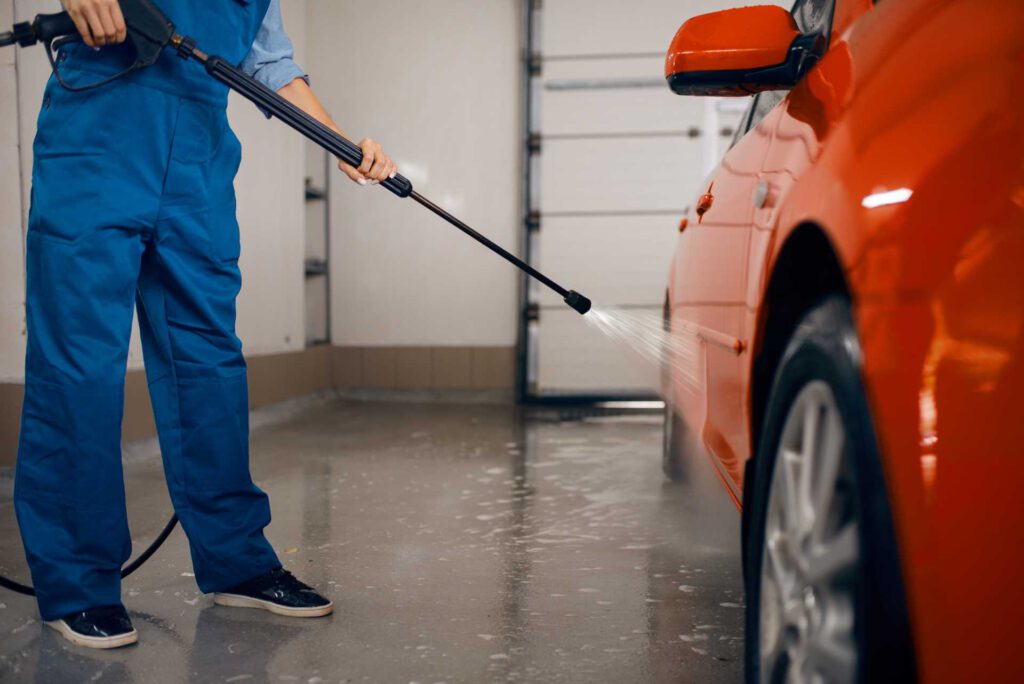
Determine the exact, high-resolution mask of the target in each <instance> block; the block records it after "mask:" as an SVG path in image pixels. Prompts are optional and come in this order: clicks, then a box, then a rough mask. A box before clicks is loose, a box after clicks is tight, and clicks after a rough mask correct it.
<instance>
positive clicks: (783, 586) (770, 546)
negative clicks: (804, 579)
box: [765, 536, 792, 599]
mask: <svg viewBox="0 0 1024 684" xmlns="http://www.w3.org/2000/svg"><path fill="white" fill-rule="evenodd" d="M781 544H782V541H781V540H780V539H779V538H778V536H776V538H775V539H772V540H770V541H769V542H768V543H767V544H766V545H765V549H766V550H767V552H768V553H767V556H768V559H767V560H768V563H769V565H770V566H771V570H772V579H773V580H774V582H775V586H776V588H777V590H778V593H779V597H780V598H782V599H784V598H785V597H786V595H787V592H788V591H789V589H790V585H791V584H792V576H791V575H792V570H791V568H790V567H788V566H790V564H791V562H790V561H789V559H787V558H785V553H784V552H783V550H782V549H781V548H779V547H780V546H781Z"/></svg>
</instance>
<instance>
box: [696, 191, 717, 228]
mask: <svg viewBox="0 0 1024 684" xmlns="http://www.w3.org/2000/svg"><path fill="white" fill-rule="evenodd" d="M714 187H715V184H714V183H712V184H711V185H709V186H708V191H707V192H706V193H704V194H703V195H701V197H700V199H699V200H697V217H698V218H697V223H703V221H704V214H706V213H708V211H709V210H710V209H711V207H712V206H713V205H714V203H715V196H714V195H713V194H712V193H711V190H712V189H713V188H714Z"/></svg>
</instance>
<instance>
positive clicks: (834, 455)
mask: <svg viewBox="0 0 1024 684" xmlns="http://www.w3.org/2000/svg"><path fill="white" fill-rule="evenodd" d="M823 423H824V434H823V435H822V439H821V445H820V448H819V450H818V454H817V457H816V458H815V462H816V463H815V470H816V471H817V477H816V478H815V482H814V487H813V491H814V493H813V498H812V501H811V506H812V507H813V508H814V523H813V526H812V529H811V535H812V538H813V539H814V540H815V541H820V540H821V538H822V537H823V536H824V534H825V522H826V521H827V520H828V519H829V515H828V514H829V512H830V511H831V510H832V507H833V505H834V503H835V495H836V488H837V485H838V479H839V471H840V464H841V463H842V460H843V449H844V448H845V446H846V438H845V432H844V430H843V426H842V423H841V422H840V419H839V416H838V415H836V414H835V413H834V412H829V414H828V415H827V416H826V417H825V419H824V421H823Z"/></svg>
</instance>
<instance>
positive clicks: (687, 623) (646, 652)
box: [0, 402, 743, 684]
mask: <svg viewBox="0 0 1024 684" xmlns="http://www.w3.org/2000/svg"><path fill="white" fill-rule="evenodd" d="M660 450H661V420H660V417H659V416H655V415H619V416H614V415H593V414H590V413H588V412H586V411H574V412H572V413H566V412H540V413H537V412H532V411H524V410H521V409H517V408H515V407H511V406H487V405H473V406H459V405H446V404H412V403H409V404H401V403H394V404H385V403H353V402H337V403H331V404H328V405H325V406H323V407H320V408H317V409H314V410H312V411H310V412H309V413H308V414H306V415H303V416H300V417H298V418H296V419H294V420H292V421H291V422H289V423H286V424H282V425H278V426H276V427H271V428H265V429H261V430H259V431H257V432H256V433H255V434H254V437H253V470H254V476H255V478H256V480H257V482H258V483H259V485H260V486H261V487H263V488H264V489H265V490H266V491H267V492H268V493H269V494H270V496H271V500H272V505H273V513H274V522H273V523H272V525H271V526H270V527H269V528H268V536H269V537H270V539H271V541H272V542H273V544H274V545H275V548H277V550H278V552H279V554H280V555H281V558H282V560H283V561H284V563H285V565H286V566H287V567H288V568H289V569H291V570H293V571H294V572H295V574H296V575H298V576H299V577H301V578H303V579H304V580H306V581H308V582H310V583H313V584H315V585H317V586H318V587H320V588H322V589H323V590H324V591H325V592H327V593H328V594H330V595H331V596H332V598H333V599H334V600H335V604H336V606H337V612H336V613H335V615H334V616H333V617H332V618H329V619H325V620H313V621H308V622H293V621H289V620H287V619H285V618H281V617H277V616H273V615H269V614H265V613H261V612H258V611H247V610H238V609H225V608H223V607H218V606H213V605H212V602H211V601H210V598H209V597H204V596H202V595H201V594H199V592H198V590H197V589H196V587H195V584H194V578H193V577H192V573H191V567H190V563H189V556H188V551H187V545H186V543H185V540H184V538H183V536H182V535H181V534H180V533H175V535H173V536H172V537H171V539H170V540H169V541H168V543H167V545H166V547H165V548H164V549H162V550H161V551H160V552H159V553H158V554H157V556H155V557H154V559H153V560H152V561H151V562H150V563H149V564H148V565H147V566H146V567H145V568H144V569H143V570H141V571H140V572H139V573H137V575H135V576H133V577H132V578H130V579H129V580H128V581H127V582H126V585H125V602H126V604H127V605H128V608H129V610H130V611H131V612H132V615H133V618H134V620H135V623H136V626H137V628H138V629H139V633H140V644H139V646H138V647H133V648H130V649H126V650H122V651H118V652H113V653H101V654H95V653H92V652H88V651H84V652H83V651H79V650H78V649H74V648H71V647H70V646H67V645H66V644H65V642H63V641H62V640H60V639H59V638H57V637H56V635H55V634H51V633H50V632H49V631H42V630H41V628H40V625H39V624H38V622H36V621H35V620H36V615H35V612H34V607H33V605H32V604H31V603H30V602H29V601H27V600H22V599H19V598H16V597H8V596H5V595H0V636H2V638H0V680H3V681H37V682H47V683H48V684H49V683H60V682H79V681H83V680H89V679H91V678H93V677H95V678H96V679H95V681H111V682H163V681H171V682H177V681H198V682H206V681H210V682H215V681H216V682H223V681H239V682H241V681H301V682H309V681H318V680H322V681H325V682H326V681H338V680H343V681H354V682H360V681H370V682H375V681H386V682H395V681H397V682H412V681H418V682H440V681H443V682H448V683H449V684H452V683H454V682H472V683H476V682H481V681H495V682H514V681H530V682H557V681H588V682H616V683H618V682H625V681H628V682H670V681H701V682H719V681H720V682H731V681H739V679H740V678H741V672H742V668H741V662H740V656H741V654H742V622H743V619H742V614H743V611H742V594H741V582H740V566H739V548H738V538H739V517H738V515H737V513H736V510H735V508H734V507H733V506H732V504H731V502H730V501H729V499H728V496H727V495H726V494H725V492H724V491H723V490H722V489H721V485H720V484H719V483H718V481H717V479H716V478H715V475H714V474H713V472H712V471H711V470H710V464H709V463H707V462H705V461H700V460H695V461H694V462H693V463H690V464H688V465H689V467H688V469H687V473H688V479H687V481H685V482H683V483H680V484H676V485H669V484H667V483H665V481H664V480H663V478H662V476H661V473H660ZM158 468H159V466H158V465H157V464H149V463H131V464H129V465H128V466H127V467H126V477H127V481H128V492H129V511H130V518H131V520H132V529H133V533H134V535H135V537H136V545H137V546H138V545H140V544H145V543H147V542H148V536H149V535H150V533H151V531H155V530H158V529H159V527H160V526H161V525H162V522H163V520H162V518H163V516H164V514H165V513H166V509H165V508H164V507H163V505H162V503H161V505H156V504H157V503H160V502H164V501H165V499H166V494H165V492H164V491H163V487H162V483H161V482H160V481H159V477H157V476H156V475H157V473H158ZM3 492H4V489H3V488H2V487H0V533H2V534H0V559H3V560H0V565H11V566H13V567H11V568H10V572H12V573H14V574H16V575H19V576H20V573H22V572H23V565H19V563H22V562H23V561H22V560H21V556H20V554H21V549H20V540H19V539H18V538H17V532H16V528H15V527H14V525H13V511H12V510H11V506H10V499H9V495H7V494H4V493H3ZM142 501H145V502H147V505H145V506H144V505H142V504H141V503H140V502H142ZM154 533H155V532H154ZM12 558H14V559H16V560H14V561H11V560H10V559H12Z"/></svg>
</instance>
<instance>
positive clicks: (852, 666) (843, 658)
mask: <svg viewBox="0 0 1024 684" xmlns="http://www.w3.org/2000/svg"><path fill="white" fill-rule="evenodd" d="M805 654H806V659H807V660H806V663H807V665H808V666H809V669H810V670H812V671H816V672H820V673H821V674H822V675H823V677H822V678H823V679H824V680H825V681H827V682H829V683H830V684H832V683H835V684H842V683H843V682H852V681H853V679H854V677H855V676H856V672H857V649H856V648H855V647H854V645H853V643H852V642H851V641H850V640H848V639H845V638H838V639H827V638H825V636H824V635H822V634H819V635H816V636H814V637H812V638H810V639H809V640H808V642H807V645H806V649H805Z"/></svg>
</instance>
